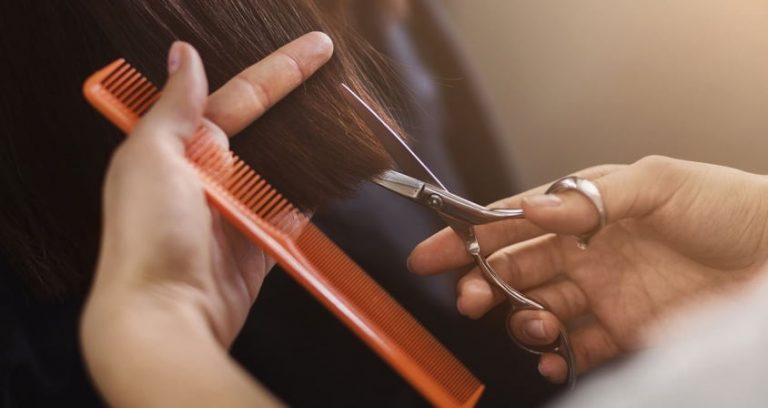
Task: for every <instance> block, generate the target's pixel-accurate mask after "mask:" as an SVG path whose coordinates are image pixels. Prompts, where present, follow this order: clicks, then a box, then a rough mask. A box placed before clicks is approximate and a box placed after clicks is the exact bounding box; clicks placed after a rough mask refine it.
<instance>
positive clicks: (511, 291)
mask: <svg viewBox="0 0 768 408" xmlns="http://www.w3.org/2000/svg"><path fill="white" fill-rule="evenodd" d="M342 88H343V89H344V93H345V95H346V97H347V98H348V99H349V101H350V102H351V104H352V106H354V107H355V109H356V110H357V113H358V114H359V115H360V117H361V118H362V119H363V120H364V121H365V124H366V125H367V126H368V127H369V128H370V130H371V131H372V132H373V133H374V134H375V135H376V136H377V137H378V139H379V141H380V142H381V143H382V145H383V146H384V148H385V149H386V150H387V152H388V153H389V154H390V156H392V159H393V160H394V161H395V163H396V164H397V165H398V167H399V168H400V170H402V171H403V173H401V172H398V171H395V170H387V171H385V172H384V173H382V174H381V175H379V176H377V177H376V178H374V179H373V180H372V181H373V182H374V183H376V184H378V185H379V186H381V187H384V188H385V189H387V190H389V191H392V192H394V193H396V194H399V195H401V196H403V197H406V198H408V199H410V200H412V201H414V202H416V203H419V204H421V205H423V206H426V207H428V208H430V209H432V210H434V211H435V212H437V214H438V215H439V216H440V217H441V218H442V219H443V220H444V221H445V223H446V224H448V226H450V227H451V228H452V229H453V231H454V232H456V234H457V235H458V236H459V237H460V238H461V239H462V241H464V245H465V249H466V251H467V253H468V254H469V255H470V256H471V257H472V259H474V261H475V263H476V264H477V266H478V267H479V268H480V270H481V271H482V273H483V275H484V277H485V278H486V279H487V280H488V281H489V283H491V284H492V285H494V286H495V287H496V288H498V289H499V290H500V291H501V292H503V293H504V294H505V295H506V297H507V299H508V300H509V303H510V311H509V315H508V318H511V316H512V314H514V313H516V312H518V311H521V310H547V308H546V307H545V306H544V305H542V304H541V303H539V302H537V301H535V300H533V299H531V298H529V297H527V296H526V295H524V294H523V293H521V292H519V291H518V290H516V289H515V288H513V287H512V286H510V285H509V284H508V283H507V282H505V281H504V280H503V279H502V278H501V277H500V276H499V274H498V273H496V271H495V270H494V269H493V267H492V266H491V265H490V264H489V263H488V261H487V260H486V258H485V257H484V256H483V254H482V252H481V250H480V244H479V242H478V240H477V237H476V236H475V225H483V224H488V223H491V222H496V221H502V220H509V219H518V218H524V217H525V214H524V213H523V210H522V209H520V208H512V209H495V208H494V209H490V208H486V207H484V206H482V205H479V204H476V203H473V202H472V201H469V200H467V199H465V198H462V197H459V196H458V195H456V194H453V193H451V192H449V191H448V190H447V189H446V188H445V186H444V185H443V183H441V182H440V180H438V179H437V177H435V175H434V174H433V173H432V171H431V170H430V169H429V168H428V167H427V166H426V165H425V164H424V162H422V161H421V159H419V157H418V156H416V154H415V153H414V152H413V151H412V150H411V149H410V147H408V145H407V144H405V142H404V141H403V139H402V138H401V137H400V135H398V134H397V132H395V131H394V130H393V129H392V128H391V127H390V126H388V125H387V124H386V122H385V121H384V120H383V119H381V117H380V116H379V115H378V114H376V112H375V111H373V109H371V107H370V106H369V105H368V104H367V103H365V101H364V100H363V99H362V98H360V96H358V95H357V94H356V93H355V92H354V91H352V90H351V89H350V88H349V87H348V86H346V85H345V84H342ZM563 180H565V179H562V180H560V181H558V182H556V183H555V184H553V186H552V187H551V188H550V192H554V191H555V190H557V191H560V190H563V189H576V188H575V187H574V188H569V187H571V186H570V185H569V183H571V184H573V183H575V182H577V181H580V179H579V180H576V179H575V178H570V180H566V181H565V182H564V181H563ZM593 202H594V200H593ZM596 205H597V204H596ZM601 216H602V213H601ZM602 223H603V220H602V219H601V224H602ZM582 238H586V239H588V238H589V237H586V236H585V237H582ZM582 244H586V241H584V242H582ZM507 330H509V324H507ZM509 335H510V337H511V339H512V341H514V342H515V343H516V344H517V345H518V346H519V347H520V348H522V349H524V350H526V351H529V352H531V353H534V354H542V353H557V354H559V355H561V356H562V357H563V358H564V359H565V361H566V362H567V364H568V378H567V382H568V386H569V388H571V389H572V388H573V387H574V386H575V384H576V364H575V360H574V356H573V351H572V349H571V345H570V342H569V340H568V332H567V330H566V329H565V326H563V324H562V323H561V324H560V335H559V336H558V338H557V339H556V340H555V341H554V342H553V343H551V344H547V345H543V346H534V345H528V344H523V343H522V342H520V341H519V340H517V339H516V338H515V336H514V335H513V334H512V333H511V332H510V333H509Z"/></svg>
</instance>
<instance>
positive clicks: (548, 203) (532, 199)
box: [523, 194, 563, 207]
mask: <svg viewBox="0 0 768 408" xmlns="http://www.w3.org/2000/svg"><path fill="white" fill-rule="evenodd" d="M523 200H525V202H527V203H528V204H529V205H531V206H533V207H557V206H559V205H560V204H562V203H563V199H562V198H560V197H559V196H556V195H554V194H540V195H534V196H529V197H525V198H523Z"/></svg>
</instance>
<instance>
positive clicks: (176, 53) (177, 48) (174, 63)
mask: <svg viewBox="0 0 768 408" xmlns="http://www.w3.org/2000/svg"><path fill="white" fill-rule="evenodd" d="M181 45H182V43H181V42H180V41H176V42H174V43H173V45H171V50H170V51H169V52H168V75H173V73H174V72H176V71H178V69H179V66H181Z"/></svg>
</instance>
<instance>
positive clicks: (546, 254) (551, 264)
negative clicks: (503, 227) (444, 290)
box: [457, 234, 563, 319]
mask: <svg viewBox="0 0 768 408" xmlns="http://www.w3.org/2000/svg"><path fill="white" fill-rule="evenodd" d="M561 248H562V243H561V238H560V237H558V236H557V235H551V234H550V235H544V236H541V237H537V238H534V239H531V240H529V241H525V242H521V243H519V244H515V245H511V246H508V247H505V248H502V249H500V250H498V251H496V252H494V253H493V254H492V255H491V256H489V257H488V263H489V264H490V265H491V267H492V268H493V269H494V270H495V271H496V273H497V274H498V275H499V277H501V278H502V279H503V280H504V281H505V282H507V283H509V284H510V285H511V286H512V287H514V288H516V289H518V290H521V291H522V290H525V289H528V288H531V287H533V286H538V285H541V284H542V283H544V282H546V281H548V280H550V279H552V278H554V277H556V276H558V275H559V274H560V273H561V272H562V270H563V254H562V252H561ZM458 294H459V299H458V303H457V305H458V308H459V311H460V312H461V313H462V314H463V315H465V316H468V317H471V318H475V319H476V318H479V317H481V316H482V315H484V314H485V313H487V312H488V311H489V310H491V308H493V307H494V306H496V305H497V304H498V303H500V302H502V301H504V299H505V295H504V293H503V292H502V291H501V290H499V289H498V288H496V287H492V286H491V285H490V284H489V283H488V280H487V279H485V277H484V276H483V273H482V272H481V271H480V269H479V268H477V267H475V268H473V269H472V270H471V271H470V272H469V273H468V274H467V275H465V276H464V277H463V278H462V279H460V280H459V283H458Z"/></svg>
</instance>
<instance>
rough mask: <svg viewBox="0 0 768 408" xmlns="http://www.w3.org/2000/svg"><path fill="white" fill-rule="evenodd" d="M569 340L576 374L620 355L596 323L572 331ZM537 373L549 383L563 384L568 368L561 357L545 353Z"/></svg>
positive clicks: (613, 343)
mask: <svg viewBox="0 0 768 408" xmlns="http://www.w3.org/2000/svg"><path fill="white" fill-rule="evenodd" d="M570 340H571V347H572V348H573V355H574V360H575V361H576V372H577V373H578V374H582V373H585V372H587V371H589V370H592V369H594V368H595V367H598V366H600V365H601V364H603V363H605V362H606V361H609V360H611V359H613V358H615V357H616V356H618V355H619V353H621V349H620V348H619V347H618V345H616V343H615V342H614V341H613V339H612V338H611V335H610V334H609V333H608V331H607V330H605V328H604V327H603V326H602V325H601V324H600V323H597V322H596V323H592V324H590V325H588V326H585V327H582V328H579V329H577V330H574V331H573V332H572V333H571V335H570ZM539 372H540V373H541V375H542V376H544V377H545V378H547V379H548V380H549V381H552V382H554V383H563V382H565V380H566V379H567V376H568V366H567V364H566V362H565V359H564V358H563V357H562V356H560V355H558V354H554V353H546V354H543V355H542V356H541V359H540V360H539Z"/></svg>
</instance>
